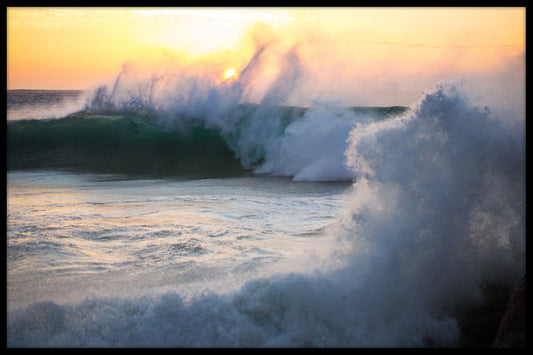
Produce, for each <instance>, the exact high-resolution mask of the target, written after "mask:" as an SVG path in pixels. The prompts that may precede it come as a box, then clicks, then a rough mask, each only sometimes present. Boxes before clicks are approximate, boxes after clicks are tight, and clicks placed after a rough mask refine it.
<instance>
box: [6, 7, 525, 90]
mask: <svg viewBox="0 0 533 355" xmlns="http://www.w3.org/2000/svg"><path fill="white" fill-rule="evenodd" d="M258 22H260V23H262V24H264V26H263V27H261V28H262V29H263V30H261V31H257V30H256V31H254V32H252V33H253V36H252V37H253V38H250V36H247V34H249V33H250V31H249V30H250V29H251V28H252V27H253V26H254V25H255V26H257V23H258ZM254 36H255V37H254ZM258 36H259V37H261V36H263V37H269V38H275V42H276V45H277V46H278V48H279V49H280V50H283V49H289V48H291V47H293V46H294V45H295V44H297V45H298V53H299V55H300V59H301V62H302V64H303V65H304V66H305V67H306V69H307V70H308V71H309V72H310V73H312V75H313V76H314V78H315V80H316V82H323V83H331V82H332V80H333V81H334V82H335V83H336V88H335V90H349V89H350V88H352V89H357V88H359V90H363V88H364V87H367V88H372V89H373V90H374V91H375V93H379V92H380V90H382V91H383V93H384V94H385V92H389V91H390V90H393V89H394V90H396V92H398V93H400V92H402V91H405V90H411V89H412V90H415V89H416V90H418V86H421V87H422V86H425V85H430V84H432V81H434V80H439V78H441V77H446V76H451V75H456V74H461V73H472V72H479V71H490V70H493V69H494V68H499V67H501V66H503V65H505V63H506V62H507V61H509V60H514V58H517V56H520V55H523V54H524V53H525V8H203V9H199V8H192V9H187V8H75V7H72V8H14V7H11V8H8V9H7V88H8V89H89V88H91V87H93V86H94V85H97V84H99V83H101V82H103V81H106V80H112V79H113V78H114V77H115V76H116V75H117V74H118V73H119V72H120V70H121V68H122V65H123V63H124V62H125V61H128V60H130V59H132V58H140V57H143V56H149V55H151V54H153V53H157V52H159V51H160V50H164V51H166V52H167V53H174V54H173V55H175V56H178V57H180V58H182V59H183V60H185V59H186V60H188V61H194V60H199V58H201V57H205V56H208V57H209V58H211V59H210V60H215V59H213V58H217V59H216V60H215V61H217V65H218V66H220V71H221V73H220V75H221V77H223V75H224V73H225V71H226V70H227V69H228V68H230V67H235V69H236V70H237V71H238V69H239V68H241V67H242V66H243V65H245V63H246V62H247V61H248V60H249V59H250V57H251V56H252V55H253V53H254V50H255V49H254V47H253V43H254V42H253V41H254V39H255V40H257V37H258ZM222 52H223V53H224V54H221V53H222ZM204 59H205V58H204ZM524 66H525V62H524ZM216 68H217V70H219V69H218V67H216ZM273 70H275V69H273ZM414 78H416V80H415V79H414ZM415 82H416V84H415ZM417 85H418V86H417ZM404 86H405V87H404ZM423 89H425V87H424V88H423ZM406 99H407V98H404V100H406Z"/></svg>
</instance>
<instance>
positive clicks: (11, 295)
mask: <svg viewBox="0 0 533 355" xmlns="http://www.w3.org/2000/svg"><path fill="white" fill-rule="evenodd" d="M264 50H265V49H264V48H261V49H260V50H258V51H257V53H256V55H255V56H254V57H253V58H252V60H251V61H250V63H249V64H248V66H247V67H246V68H245V69H244V70H243V71H242V72H241V73H240V75H239V77H238V79H237V80H233V81H229V82H223V83H216V82H213V81H212V80H210V79H209V78H208V77H201V76H192V75H189V74H186V73H187V71H186V70H185V69H184V70H183V71H182V72H179V71H178V72H176V73H173V74H174V75H173V76H170V75H166V76H165V75H161V76H155V75H154V76H152V77H148V78H146V77H145V76H141V77H139V76H138V73H135V72H134V71H132V70H131V68H129V67H127V66H125V67H124V70H123V71H122V72H121V73H120V75H119V76H118V77H117V79H116V81H115V83H114V84H113V85H111V86H102V87H100V88H98V89H96V90H94V91H93V92H91V93H89V94H88V95H86V98H85V101H83V104H82V105H81V106H80V107H78V109H76V110H74V111H75V112H71V113H69V114H66V115H63V114H61V115H58V116H55V117H52V116H53V114H51V115H52V116H50V117H45V118H46V119H35V118H41V117H43V116H42V115H41V116H40V117H32V116H31V115H30V114H29V113H26V117H24V118H21V117H20V112H22V111H20V110H19V111H16V110H18V108H16V107H11V108H10V109H11V112H12V113H11V114H12V115H13V116H12V117H15V113H14V112H15V111H16V112H18V113H17V115H19V116H16V117H17V118H16V119H12V120H10V121H9V122H8V124H7V166H8V175H7V186H8V190H7V206H8V207H7V209H8V216H7V258H8V259H7V260H8V265H7V285H8V289H7V291H8V292H7V296H8V297H7V301H8V304H7V305H8V314H7V315H8V317H7V345H8V346H10V347H35V346H37V347H418V346H426V345H428V344H429V343H431V344H434V345H435V344H436V345H438V346H457V341H458V337H459V330H458V326H457V320H456V318H455V316H456V313H455V311H456V310H457V309H460V308H461V307H465V306H471V305H475V304H477V303H479V302H480V300H481V291H480V289H479V285H480V283H482V282H484V281H487V280H488V281H497V282H503V283H506V284H509V285H511V284H513V283H514V282H516V280H518V279H519V278H520V277H521V276H522V274H523V273H524V272H525V133H524V132H525V130H524V125H525V115H523V103H522V102H507V103H506V105H507V106H509V107H507V109H506V110H502V109H501V107H497V108H495V107H491V106H490V105H485V104H483V103H481V101H480V100H479V98H478V94H477V93H476V92H472V89H468V88H467V87H466V86H465V85H460V84H453V83H441V84H438V85H436V86H435V87H434V88H431V89H429V90H428V91H426V92H425V93H423V94H422V95H421V98H420V99H419V101H418V102H417V103H415V104H413V105H412V106H411V107H402V106H396V107H343V106H340V105H336V104H333V103H331V102H329V103H326V102H322V103H320V102H316V104H315V105H312V106H310V107H299V106H290V105H287V102H286V101H285V99H286V97H289V96H290V95H291V92H292V91H297V90H298V83H299V81H298V77H299V75H301V68H300V67H299V66H298V59H297V56H295V53H292V52H289V53H288V54H287V56H286V57H285V62H284V63H285V66H283V70H282V71H281V72H280V74H279V77H278V78H277V79H275V80H274V82H273V83H272V85H271V86H270V89H269V90H268V91H267V92H266V93H265V95H264V96H263V98H262V99H261V101H260V102H256V103H249V102H247V98H248V96H247V93H248V92H249V91H250V88H251V87H252V86H253V82H254V75H255V74H256V72H257V70H258V68H257V67H256V66H257V65H259V63H260V59H261V55H262V53H263V51H264ZM19 94H20V93H19ZM49 94H51V93H49ZM28 95H29V94H28ZM8 98H9V96H8ZM22 100H23V101H24V99H22ZM27 100H29V99H27ZM518 101H520V100H518ZM69 102H70V101H69ZM521 105H522V106H521ZM30 111H31V110H29V109H27V110H26V111H24V112H30ZM56 112H60V110H58V111H56Z"/></svg>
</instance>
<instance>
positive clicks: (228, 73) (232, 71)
mask: <svg viewBox="0 0 533 355" xmlns="http://www.w3.org/2000/svg"><path fill="white" fill-rule="evenodd" d="M236 75H237V73H236V72H235V69H233V68H229V69H228V70H226V74H224V78H226V79H229V78H232V77H234V76H236Z"/></svg>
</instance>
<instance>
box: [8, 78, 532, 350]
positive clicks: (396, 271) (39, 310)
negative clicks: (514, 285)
mask: <svg viewBox="0 0 533 355" xmlns="http://www.w3.org/2000/svg"><path fill="white" fill-rule="evenodd" d="M351 115H352V114H351V113H350V112H349V111H346V110H344V109H338V110H337V109H332V108H331V107H329V108H325V107H324V108H318V107H315V108H312V109H309V110H308V111H305V113H304V114H303V115H299V116H298V117H299V118H298V119H297V120H295V121H293V122H289V123H288V124H287V125H286V128H285V129H284V130H283V134H281V135H279V136H277V137H276V141H277V143H278V145H277V147H278V148H277V149H279V150H275V149H273V148H272V149H271V150H270V151H269V153H266V154H265V161H264V163H263V165H262V167H263V168H264V169H265V170H266V169H267V168H268V169H270V170H269V171H270V173H273V174H275V173H276V172H278V173H280V174H281V173H283V174H294V176H296V177H298V176H300V177H302V178H309V177H317V176H320V177H322V178H324V177H327V176H328V174H329V172H331V171H335V169H333V170H332V166H335V165H336V166H339V164H340V163H339V162H342V159H341V160H336V162H333V163H331V162H329V161H328V160H327V159H326V160H324V163H323V164H324V165H323V166H324V167H325V169H326V170H327V171H320V169H319V167H320V164H318V163H317V162H318V161H320V159H315V160H314V163H313V164H306V159H310V155H309V156H305V152H306V151H307V150H306V149H308V148H305V147H311V148H312V147H313V146H312V143H313V142H314V141H316V139H318V140H319V141H320V139H321V138H320V137H321V136H320V135H318V134H317V135H313V134H312V128H313V127H315V126H316V125H321V126H320V127H319V128H318V130H320V131H321V132H331V137H330V138H331V139H332V140H333V139H336V140H338V139H339V138H340V137H343V136H344V135H345V134H348V141H347V142H345V144H347V145H346V146H345V147H346V148H345V155H346V159H347V160H346V165H344V167H345V169H346V171H347V172H348V176H349V177H350V178H355V179H356V182H355V184H354V186H353V192H352V193H353V196H351V198H350V202H349V206H350V211H351V212H350V213H348V214H346V215H343V216H341V217H340V219H339V223H338V224H336V225H335V226H334V227H332V228H331V229H329V231H330V233H334V235H336V236H337V240H336V244H337V252H336V253H333V254H332V255H329V256H328V257H327V260H321V261H316V262H324V263H326V264H327V263H336V264H338V265H341V268H340V269H339V268H337V269H336V270H333V271H331V270H330V271H323V272H318V271H317V272H314V273H310V274H297V273H290V274H286V273H283V272H280V273H278V274H276V275H270V276H264V277H258V278H256V279H254V280H250V281H248V282H247V283H246V284H245V285H244V286H243V287H242V288H237V289H235V290H226V292H216V291H215V290H209V289H207V290H206V291H205V292H200V293H197V294H195V295H192V296H187V297H186V296H185V295H183V294H180V293H178V292H176V291H172V290H170V291H167V292H165V293H163V294H160V293H157V292H154V293H153V294H150V292H148V291H147V293H146V295H143V296H141V295H134V296H131V295H130V296H127V297H126V296H124V295H114V296H109V297H103V296H102V297H92V298H90V299H87V300H84V301H83V300H82V301H80V302H79V303H76V304H56V303H54V302H50V301H45V302H39V303H34V304H31V305H29V306H28V307H25V308H18V309H15V310H10V311H9V312H8V319H7V340H8V346H14V347H19V346H20V347H27V346H52V347H57V346H81V347H84V346H85V347H87V346H104V347H121V346H128V347H137V346H139V347H150V346H158V347H171V346H186V347H188V346H193V347H213V346H214V347H268V346H274V347H275V346H283V347H300V346H309V347H312V346H320V347H416V346H427V345H433V346H456V345H457V339H458V335H459V334H458V328H457V324H456V320H455V318H454V309H455V307H457V306H458V305H459V306H460V305H462V304H473V303H475V302H477V301H479V300H480V291H479V287H478V286H479V283H480V282H481V281H483V280H487V279H488V280H500V281H503V282H513V281H514V280H516V279H517V278H518V277H519V276H520V274H521V273H522V272H523V270H524V263H525V255H524V253H525V252H524V244H525V232H524V223H525V194H524V186H525V164H524V155H525V152H524V140H523V132H521V131H520V130H517V127H518V126H516V125H510V126H508V125H506V124H504V122H503V121H502V118H501V117H498V116H496V115H494V114H493V113H492V112H491V110H490V108H485V107H477V106H475V105H472V104H471V102H470V100H469V99H468V93H465V92H463V91H461V90H460V89H458V88H456V87H455V86H450V85H439V86H437V87H436V88H435V89H433V90H431V91H429V92H427V93H425V94H424V96H423V97H422V98H421V100H420V102H419V103H417V104H416V105H414V106H413V107H412V109H411V110H409V111H407V112H405V113H404V115H403V116H401V117H397V118H390V119H388V120H380V121H378V122H375V120H372V119H368V120H361V119H360V120H359V121H357V122H355V123H354V122H352V121H350V120H351ZM321 120H324V122H322V123H321ZM282 121H283V120H280V122H282ZM347 122H350V124H351V127H350V124H348V123H347ZM324 127H326V128H327V129H325V128H324ZM328 127H329V128H328ZM347 130H348V133H346V132H347ZM325 137H328V134H326V135H325ZM265 142H269V140H268V139H267V140H265ZM325 142H326V141H322V144H323V145H324V146H325V145H326V143H325ZM272 146H274V145H272ZM324 148H325V149H324V150H318V149H317V150H312V149H311V152H314V153H315V154H317V157H318V158H320V157H322V154H323V152H324V151H328V148H326V147H324ZM331 149H332V150H333V151H335V152H337V151H338V150H339V149H341V145H340V144H339V145H338V146H337V145H336V144H335V145H334V147H333V148H331ZM291 152H298V153H297V154H299V155H300V159H295V160H294V161H293V163H294V164H297V163H298V162H300V161H301V162H302V163H301V164H302V165H301V166H296V167H294V168H292V169H293V170H287V169H291V164H289V163H288V162H291V159H293V157H294V156H295V155H292V156H291V154H290V153H291ZM286 153H287V154H286ZM309 154H311V153H309ZM335 154H337V153H335ZM282 159H287V163H286V164H285V163H283V161H282ZM311 160H312V159H311ZM309 161H310V160H309ZM309 161H308V162H309ZM331 164H333V165H331ZM310 166H311V167H313V168H312V169H310V170H309V171H308V173H307V172H306V170H305V168H304V167H310ZM284 169H285V170H284ZM299 173H300V174H301V175H298V174H299ZM337 174H338V175H337V177H338V176H341V177H342V176H346V175H343V174H346V172H345V171H342V172H341V173H339V172H338V171H337ZM167 290H168V288H167Z"/></svg>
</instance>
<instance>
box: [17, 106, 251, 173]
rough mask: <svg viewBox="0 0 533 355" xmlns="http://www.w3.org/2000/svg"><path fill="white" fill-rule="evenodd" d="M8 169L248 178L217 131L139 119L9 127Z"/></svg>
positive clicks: (97, 117)
mask: <svg viewBox="0 0 533 355" xmlns="http://www.w3.org/2000/svg"><path fill="white" fill-rule="evenodd" d="M7 167H8V170H15V169H35V168H59V169H72V170H81V171H88V172H98V173H122V174H134V175H152V176H157V175H180V176H182V175H217V176H226V175H239V174H243V173H245V170H244V169H243V168H242V167H241V165H240V163H239V160H238V159H236V157H235V154H234V153H233V152H232V151H231V150H230V149H229V147H228V146H227V144H226V142H225V141H224V139H223V138H222V137H221V136H220V134H219V133H218V132H217V131H216V130H214V129H209V128H205V127H203V126H201V125H198V124H191V125H188V126H187V127H185V128H165V127H162V126H160V125H157V124H155V122H154V121H153V120H152V118H151V117H149V116H147V115H141V114H134V113H127V114H112V115H102V114H90V113H77V114H73V115H70V116H68V117H65V118H62V119H57V120H49V121H44V120H27V121H16V122H10V123H9V124H8V127H7Z"/></svg>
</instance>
